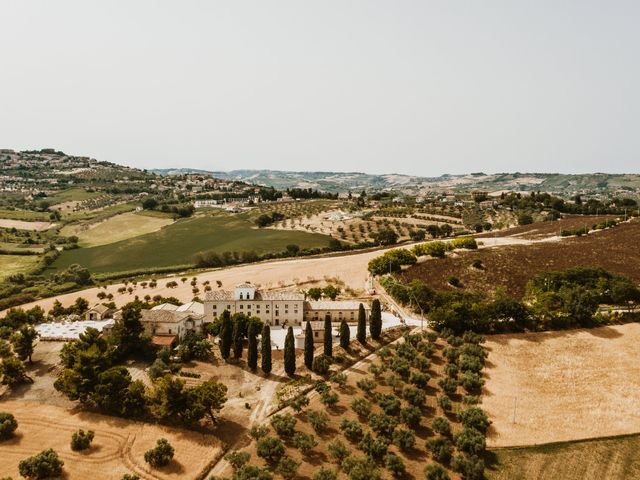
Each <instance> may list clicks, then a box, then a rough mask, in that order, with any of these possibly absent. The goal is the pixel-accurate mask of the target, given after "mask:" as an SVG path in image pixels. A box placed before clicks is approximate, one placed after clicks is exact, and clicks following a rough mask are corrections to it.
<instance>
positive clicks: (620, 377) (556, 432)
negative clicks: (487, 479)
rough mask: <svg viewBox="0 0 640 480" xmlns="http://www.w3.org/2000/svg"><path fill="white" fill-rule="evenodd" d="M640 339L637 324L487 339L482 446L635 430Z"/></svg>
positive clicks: (639, 428)
mask: <svg viewBox="0 0 640 480" xmlns="http://www.w3.org/2000/svg"><path fill="white" fill-rule="evenodd" d="M639 338H640V324H637V323H631V324H626V325H617V326H612V327H601V328H594V329H588V330H587V329H581V330H570V331H562V332H544V333H529V334H508V335H494V336H491V337H488V341H487V343H486V344H485V347H486V348H487V350H488V351H489V357H488V360H487V367H486V369H485V376H486V384H485V388H484V390H483V408H484V409H485V410H486V411H487V413H488V415H489V418H490V419H491V420H492V421H493V425H492V428H491V429H490V431H489V436H488V439H487V443H488V445H489V446H493V447H504V446H519V445H534V444H542V443H549V442H559V441H570V440H579V439H586V438H596V437H604V436H612V435H622V434H630V433H637V432H640V352H639V351H638V339H639ZM514 410H515V423H514Z"/></svg>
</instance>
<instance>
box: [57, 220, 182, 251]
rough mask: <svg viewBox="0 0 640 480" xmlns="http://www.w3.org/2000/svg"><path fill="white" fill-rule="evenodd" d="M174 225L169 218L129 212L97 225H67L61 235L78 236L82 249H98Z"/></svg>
mask: <svg viewBox="0 0 640 480" xmlns="http://www.w3.org/2000/svg"><path fill="white" fill-rule="evenodd" d="M172 223H173V220H172V219H171V218H170V217H167V216H164V217H161V216H151V215H144V214H142V213H135V212H128V213H122V214H120V215H115V216H113V217H110V218H108V219H107V220H104V221H101V222H97V223H90V224H86V223H83V224H77V225H67V226H65V227H63V228H62V230H61V231H60V233H61V234H62V235H64V236H65V237H68V236H70V235H76V236H77V237H78V239H79V242H78V244H79V245H80V246H81V247H96V246H98V245H108V244H110V243H115V242H119V241H121V240H126V239H128V238H133V237H137V236H139V235H145V234H147V233H152V232H156V231H158V230H160V229H161V228H162V227H165V226H167V225H171V224H172Z"/></svg>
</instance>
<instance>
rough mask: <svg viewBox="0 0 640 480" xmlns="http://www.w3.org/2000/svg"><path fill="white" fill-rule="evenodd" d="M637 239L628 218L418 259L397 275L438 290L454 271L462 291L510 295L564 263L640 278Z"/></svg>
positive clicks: (637, 227) (638, 232)
mask: <svg viewBox="0 0 640 480" xmlns="http://www.w3.org/2000/svg"><path fill="white" fill-rule="evenodd" d="M639 238H640V220H638V219H634V220H632V221H631V222H628V223H623V224H620V225H618V226H617V227H615V228H610V229H607V230H602V231H598V232H593V233H591V234H589V235H588V236H584V237H571V238H564V239H562V240H561V241H541V242H534V243H530V244H528V245H510V246H500V247H497V248H484V249H480V250H477V251H461V252H457V253H456V254H455V255H450V256H447V257H446V258H443V259H438V260H433V261H426V262H422V263H419V264H417V265H415V266H414V267H411V268H409V269H407V270H405V271H404V272H403V273H402V274H401V277H402V279H403V280H404V281H411V280H413V279H420V280H422V281H424V282H425V283H427V285H429V286H431V287H432V288H436V289H438V290H442V289H449V288H451V287H450V286H449V285H448V282H447V281H448V279H449V277H450V276H452V275H455V276H456V277H458V278H459V279H460V280H461V281H462V284H463V285H464V288H465V289H466V290H480V291H487V292H491V291H494V290H495V289H496V288H497V287H502V288H504V289H505V290H506V292H507V293H509V294H511V295H513V296H515V297H521V296H522V295H524V293H525V286H526V284H527V282H528V281H529V280H530V279H531V277H533V276H534V275H536V274H538V273H541V272H546V271H553V270H562V269H565V268H569V267H578V266H585V267H602V268H604V269H606V270H609V271H611V272H613V273H618V274H621V275H625V276H627V277H629V278H631V279H633V280H634V281H636V282H640V249H639V248H638V239H639ZM480 240H481V239H480ZM491 240H495V239H491ZM476 258H477V259H480V260H481V261H482V264H483V265H484V268H483V269H476V268H472V267H471V266H470V264H471V262H472V261H473V260H474V259H476Z"/></svg>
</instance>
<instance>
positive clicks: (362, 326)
mask: <svg viewBox="0 0 640 480" xmlns="http://www.w3.org/2000/svg"><path fill="white" fill-rule="evenodd" d="M356 338H357V339H358V341H359V342H360V343H361V344H362V345H365V344H366V343H367V314H366V313H365V311H364V306H363V305H362V304H360V306H359V307H358V331H357V332H356Z"/></svg>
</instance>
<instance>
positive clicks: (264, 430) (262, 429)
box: [249, 425, 269, 440]
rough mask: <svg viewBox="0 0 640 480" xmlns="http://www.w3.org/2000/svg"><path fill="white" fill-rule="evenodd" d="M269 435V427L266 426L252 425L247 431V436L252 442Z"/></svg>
mask: <svg viewBox="0 0 640 480" xmlns="http://www.w3.org/2000/svg"><path fill="white" fill-rule="evenodd" d="M268 433H269V427H267V426H266V425H254V426H253V427H251V430H249V436H250V437H251V438H253V439H254V440H260V439H261V438H262V437H265V436H266V435H267V434H268Z"/></svg>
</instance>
